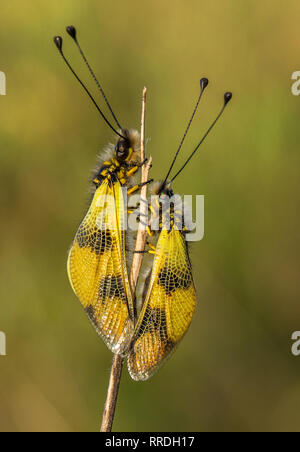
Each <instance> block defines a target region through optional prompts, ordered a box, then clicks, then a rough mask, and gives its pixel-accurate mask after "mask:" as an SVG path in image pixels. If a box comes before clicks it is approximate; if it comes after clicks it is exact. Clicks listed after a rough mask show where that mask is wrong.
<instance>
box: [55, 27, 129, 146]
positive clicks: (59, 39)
mask: <svg viewBox="0 0 300 452" xmlns="http://www.w3.org/2000/svg"><path fill="white" fill-rule="evenodd" d="M53 41H54V44H55V45H56V47H57V48H58V51H59V53H60V54H61V56H62V59H63V60H64V62H65V63H66V65H67V66H68V68H69V69H70V71H71V72H72V74H73V75H74V77H75V78H76V80H77V81H78V82H79V83H80V85H81V86H82V88H83V89H84V90H85V92H86V93H87V95H88V96H89V98H90V99H91V101H92V102H93V104H94V105H95V107H96V108H97V110H98V112H99V113H100V115H101V116H102V118H103V119H104V121H105V122H106V124H107V125H108V126H109V127H110V128H111V130H113V131H114V132H115V133H116V134H117V135H118V136H119V137H120V138H123V139H126V138H125V137H123V135H121V134H120V133H119V132H117V130H116V129H115V128H114V127H113V126H112V125H111V123H110V122H109V121H108V119H107V118H106V117H105V116H104V114H103V113H102V111H101V109H100V107H99V106H98V104H97V102H96V101H95V99H94V98H93V96H92V95H91V93H90V92H89V90H88V89H87V87H86V86H85V84H84V83H83V82H82V81H81V80H80V78H79V77H78V75H77V74H76V72H75V71H74V69H73V68H72V66H71V65H70V63H69V61H68V60H67V58H66V57H65V55H64V53H63V50H62V45H63V39H62V37H61V36H55V37H54V38H53Z"/></svg>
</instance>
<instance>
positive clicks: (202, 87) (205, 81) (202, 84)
mask: <svg viewBox="0 0 300 452" xmlns="http://www.w3.org/2000/svg"><path fill="white" fill-rule="evenodd" d="M208 83H209V82H208V79H207V78H205V77H203V78H202V79H201V80H200V94H199V97H198V100H197V103H196V106H195V108H194V111H193V114H192V116H191V119H190V120H189V123H188V125H187V128H186V129H185V132H184V135H183V137H182V140H181V142H180V144H179V147H178V149H177V151H176V154H175V156H174V159H173V162H172V164H171V166H170V169H169V171H168V174H167V175H166V177H165V180H164V182H163V186H164V185H165V184H166V182H167V179H168V177H169V175H170V173H171V171H172V169H173V166H174V164H175V162H176V159H177V157H178V154H179V151H180V149H181V147H182V145H183V142H184V140H185V137H186V135H187V133H188V130H189V128H190V127H191V124H192V121H193V119H194V116H195V114H196V111H197V109H198V106H199V102H200V100H201V97H202V94H203V92H204V90H205V88H206V87H207V85H208Z"/></svg>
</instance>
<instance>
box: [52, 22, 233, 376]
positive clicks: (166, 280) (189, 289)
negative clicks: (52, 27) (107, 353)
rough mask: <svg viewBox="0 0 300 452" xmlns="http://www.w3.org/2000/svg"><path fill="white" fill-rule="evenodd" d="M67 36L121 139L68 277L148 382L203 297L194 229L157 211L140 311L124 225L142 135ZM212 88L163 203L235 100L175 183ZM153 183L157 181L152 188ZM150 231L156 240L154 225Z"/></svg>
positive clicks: (162, 190) (162, 185) (98, 184)
mask: <svg viewBox="0 0 300 452" xmlns="http://www.w3.org/2000/svg"><path fill="white" fill-rule="evenodd" d="M67 32H68V34H69V35H70V36H71V37H72V38H73V40H74V41H75V43H76V45H77V47H78V49H79V51H80V53H81V55H82V57H83V59H84V61H85V63H86V65H87V67H88V69H89V71H90V73H91V74H92V76H93V78H94V80H95V82H96V84H97V86H98V88H99V89H100V91H101V93H102V96H103V98H104V100H105V102H106V105H107V107H108V109H109V111H110V114H111V115H112V118H113V120H114V121H115V123H116V125H117V129H118V130H116V129H115V128H114V127H113V126H112V124H111V123H110V122H109V121H108V119H107V117H106V116H105V115H104V114H103V112H102V110H101V109H100V107H99V106H98V104H97V103H96V101H95V100H94V98H93V96H92V95H91V94H90V92H89V91H88V89H87V88H86V86H85V85H84V84H83V82H82V81H81V79H80V78H79V77H78V76H77V74H76V73H75V71H74V70H73V68H72V67H71V65H70V63H69V62H68V60H67V59H66V57H65V55H64V53H63V50H62V38H61V37H59V36H56V37H55V38H54V42H55V44H56V46H57V48H58V50H59V52H60V54H61V56H62V58H63V59H64V61H65V63H66V64H67V66H68V67H69V69H70V70H71V71H72V73H73V75H74V76H75V77H76V79H77V80H78V81H79V83H80V84H81V86H82V87H83V88H84V90H85V91H86V93H87V94H88V96H89V97H90V99H91V100H92V102H93V103H94V105H95V106H96V108H97V110H98V112H99V113H100V114H101V116H102V118H103V119H104V120H105V122H106V123H107V124H108V125H109V127H110V128H111V129H112V130H113V131H114V133H115V134H116V135H117V136H118V140H117V144H116V145H115V146H111V147H110V149H109V153H110V156H109V157H108V158H107V159H106V160H103V161H102V163H101V164H100V166H99V168H98V170H97V171H96V174H95V175H94V178H93V184H94V188H95V190H94V195H93V199H92V202H91V205H90V207H89V210H88V212H87V214H86V216H85V218H84V220H83V221H82V223H81V225H80V227H79V229H78V231H77V233H76V236H75V239H74V241H73V244H72V246H71V249H70V251H69V256H68V264H67V265H68V275H69V279H70V282H71V285H72V288H73V290H74V292H75V294H76V295H77V297H78V298H79V300H80V302H81V304H82V305H83V307H84V309H85V311H86V313H87V315H88V317H89V319H90V320H91V322H92V324H93V325H94V327H95V329H96V331H97V332H98V334H99V335H100V336H101V337H102V339H103V340H104V342H105V343H106V345H107V346H108V347H109V349H110V350H111V351H112V352H113V353H117V354H120V355H122V356H124V357H127V362H128V370H129V373H130V375H131V377H132V378H133V379H134V380H147V379H148V378H149V377H151V376H152V375H153V374H154V373H155V371H156V370H157V369H158V368H159V367H160V366H161V365H162V364H163V362H164V361H165V360H166V359H167V358H168V357H169V356H170V354H171V353H172V352H173V351H174V350H175V348H176V346H177V344H178V343H179V341H180V340H181V339H182V337H183V336H184V334H185V333H186V332H187V330H188V328H189V326H190V323H191V320H192V317H193V314H194V311H195V307H196V291H195V286H194V282H193V277H192V268H191V263H190V258H189V254H188V248H187V242H186V234H187V233H188V230H187V228H186V227H185V226H184V219H183V221H182V218H179V221H177V219H178V218H177V217H178V216H180V217H181V216H182V212H181V211H178V210H176V207H174V206H173V208H172V207H171V211H170V212H168V213H169V215H167V212H164V209H163V208H158V209H157V210H156V215H158V216H159V231H158V238H157V242H156V246H155V247H153V245H150V246H151V248H152V253H153V254H154V258H153V262H152V266H151V267H152V268H151V269H150V270H149V273H148V276H147V277H146V278H145V281H146V283H145V287H144V290H143V300H142V307H141V309H140V312H139V313H137V309H136V301H135V296H134V294H132V291H131V287H130V283H129V277H128V259H127V256H126V252H127V251H126V247H127V244H128V235H129V232H128V231H126V230H124V227H123V225H124V222H125V213H126V209H127V205H125V204H126V203H125V198H124V195H123V190H122V188H124V187H125V188H127V189H128V194H131V193H133V192H135V191H137V190H139V189H140V188H141V186H142V185H143V184H136V185H133V186H132V187H130V184H131V181H132V179H133V177H134V175H135V174H136V173H137V171H138V170H139V169H140V168H141V167H142V166H143V165H144V164H145V162H141V161H140V159H139V140H140V137H139V133H138V132H137V131H135V130H128V129H124V128H122V127H121V125H120V123H119V121H118V120H117V118H116V116H115V114H114V112H113V110H112V108H111V106H110V104H109V102H108V100H107V98H106V96H105V94H104V91H103V89H102V87H101V85H100V83H99V82H98V80H97V79H96V77H95V75H94V72H93V71H92V69H91V67H90V65H89V63H88V61H87V59H86V57H85V55H84V53H83V51H82V49H81V47H80V45H79V42H78V39H77V34H76V30H75V28H74V27H73V26H70V27H67ZM207 85H208V80H207V79H206V78H202V79H201V81H200V88H201V90H200V94H199V97H198V99H197V103H196V106H195V108H194V111H193V114H192V116H191V119H190V121H189V123H188V126H187V128H186V130H185V133H184V136H183V138H182V140H181V143H180V145H179V147H178V149H177V152H176V154H175V156H174V159H173V162H172V165H171V167H170V169H169V171H168V174H167V176H166V177H165V179H164V181H163V182H158V183H156V184H155V185H154V192H155V194H157V195H159V196H160V197H161V199H163V198H168V199H170V198H172V196H173V191H172V188H171V183H172V182H173V181H174V179H175V178H176V177H177V176H178V175H179V174H180V173H181V171H182V170H183V169H184V168H185V166H186V165H187V163H188V162H189V161H190V159H191V158H192V157H193V155H194V154H195V153H196V151H197V150H198V148H199V146H200V145H201V144H202V142H203V141H204V139H205V138H206V136H207V135H208V133H209V132H210V130H211V129H212V128H213V126H214V125H215V123H216V122H217V120H218V119H219V117H220V116H221V114H222V113H223V111H224V109H225V106H226V105H227V103H228V101H229V100H230V99H231V97H232V94H231V93H229V92H227V93H225V95H224V104H223V106H222V109H221V111H220V113H219V114H218V116H217V117H216V119H215V121H214V122H213V123H212V125H211V126H210V127H209V129H208V130H207V132H206V133H205V135H204V136H203V138H202V139H201V141H200V142H199V144H198V145H197V147H196V148H195V149H194V151H193V152H192V153H191V155H190V156H189V158H188V159H187V160H186V162H185V164H184V165H183V166H182V167H181V168H180V169H179V171H178V172H177V173H176V174H175V176H174V177H173V178H172V179H171V180H169V175H170V173H171V171H172V169H173V166H174V164H175V161H176V158H177V156H178V154H179V151H180V149H181V147H182V144H183V142H184V140H185V137H186V134H187V132H188V129H189V127H190V125H191V123H192V120H193V118H194V115H195V113H196V111H197V108H198V105H199V102H200V99H201V96H202V94H203V92H204V90H205V88H206V86H207ZM150 182H152V181H147V182H146V183H150ZM106 200H107V202H105V201H106ZM110 200H113V202H111V201H110ZM168 205H169V204H168ZM140 221H142V219H141V218H140ZM178 224H180V225H181V226H183V227H179V226H178ZM147 230H148V233H149V235H150V236H152V235H153V231H152V230H151V223H150V224H149V225H148V228H147ZM153 249H154V251H153Z"/></svg>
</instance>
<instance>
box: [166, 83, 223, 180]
mask: <svg viewBox="0 0 300 452" xmlns="http://www.w3.org/2000/svg"><path fill="white" fill-rule="evenodd" d="M231 98H232V93H230V92H227V93H225V94H224V104H223V107H222V108H221V111H220V113H219V114H218V116H217V117H216V119H215V120H214V122H213V123H212V124H211V126H210V127H209V128H208V130H207V131H206V133H205V134H204V135H203V137H202V139H201V141H200V142H199V144H198V145H197V146H196V148H195V149H194V150H193V152H192V153H191V155H190V156H189V158H188V159H187V160H186V162H185V163H184V165H183V166H182V167H181V168H180V170H179V171H178V172H177V173H176V174H175V176H174V177H173V178H172V179H171V181H170V182H173V180H174V179H176V177H177V176H179V174H180V173H181V171H183V170H184V168H185V167H186V165H187V164H188V163H189V161H190V160H191V158H192V157H193V156H194V154H195V153H196V152H197V150H198V148H199V147H200V146H201V144H202V143H203V141H204V140H205V138H206V137H207V135H208V134H209V132H210V131H211V130H212V129H213V127H214V126H215V124H216V122H217V121H218V119H219V118H220V116H222V113H223V111H224V110H225V108H226V105H227V104H228V102H229V101H230V99H231Z"/></svg>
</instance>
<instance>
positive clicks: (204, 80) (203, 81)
mask: <svg viewBox="0 0 300 452" xmlns="http://www.w3.org/2000/svg"><path fill="white" fill-rule="evenodd" d="M208 83H209V80H208V78H206V77H202V79H201V80H200V87H201V90H202V91H203V90H204V89H205V88H206V87H207V85H208Z"/></svg>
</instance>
